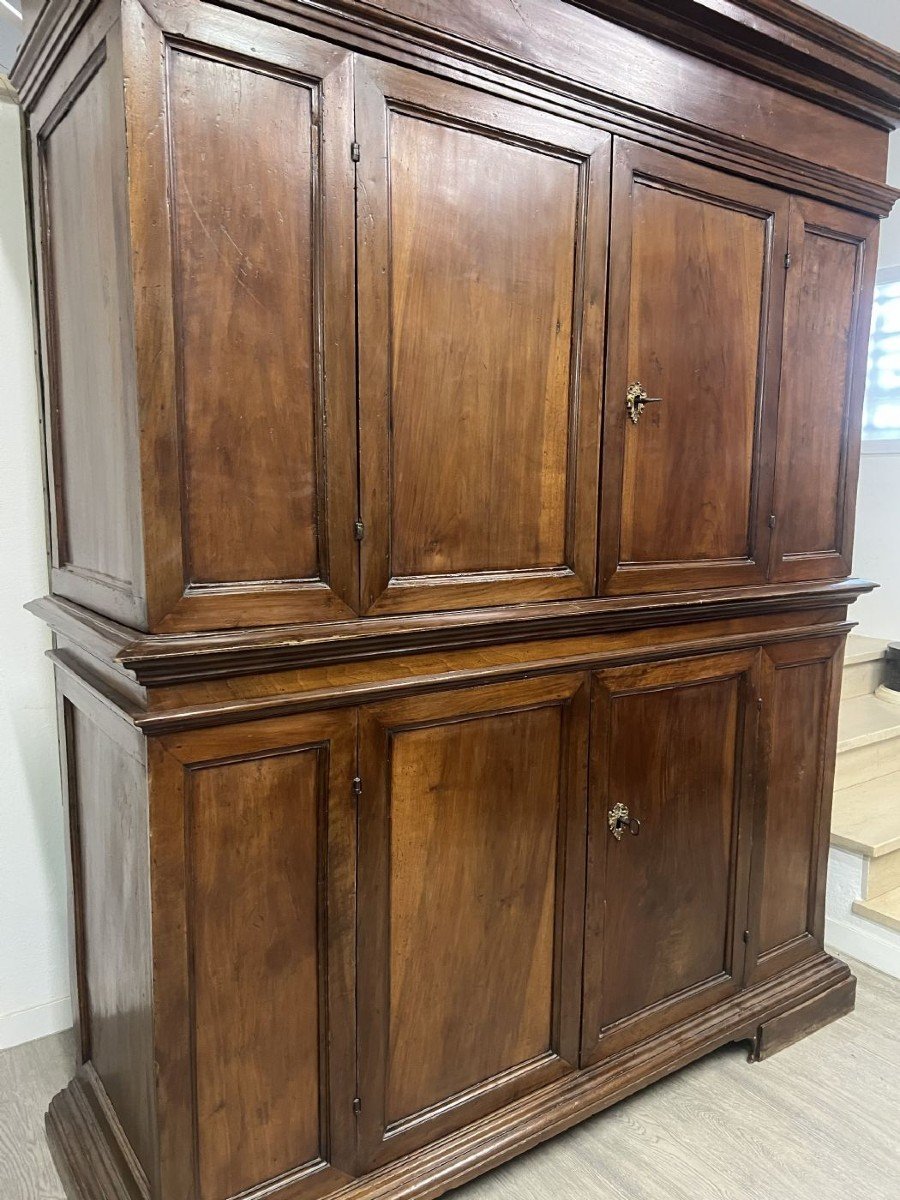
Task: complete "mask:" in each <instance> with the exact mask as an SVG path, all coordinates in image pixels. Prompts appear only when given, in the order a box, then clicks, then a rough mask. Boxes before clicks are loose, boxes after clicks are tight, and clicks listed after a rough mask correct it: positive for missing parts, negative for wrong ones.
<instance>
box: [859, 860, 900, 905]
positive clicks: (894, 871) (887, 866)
mask: <svg viewBox="0 0 900 1200" xmlns="http://www.w3.org/2000/svg"><path fill="white" fill-rule="evenodd" d="M894 888H900V850H894V851H892V852H891V853H890V854H882V855H881V857H880V858H868V859H866V869H865V871H864V872H863V886H862V898H863V900H873V899H875V897H877V896H883V895H884V893H885V892H892V891H893V890H894Z"/></svg>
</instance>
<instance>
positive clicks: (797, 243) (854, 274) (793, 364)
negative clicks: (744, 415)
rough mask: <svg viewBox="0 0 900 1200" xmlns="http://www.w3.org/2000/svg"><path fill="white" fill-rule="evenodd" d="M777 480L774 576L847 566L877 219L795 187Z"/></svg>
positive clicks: (822, 574) (835, 571) (833, 573)
mask: <svg viewBox="0 0 900 1200" xmlns="http://www.w3.org/2000/svg"><path fill="white" fill-rule="evenodd" d="M788 249H789V253H790V263H791V265H790V270H789V271H788V282H787V295H786V298H785V307H786V310H787V312H788V313H789V314H790V321H789V322H786V323H785V342H784V350H783V356H782V367H781V399H780V403H779V430H778V468H777V476H776V481H775V506H774V507H775V516H776V521H777V524H776V527H775V535H774V538H773V547H772V550H773V556H774V563H773V570H772V572H771V573H772V577H773V578H775V579H806V578H811V577H816V578H819V579H824V578H828V577H834V578H841V577H843V576H845V575H848V574H849V573H850V560H851V553H852V546H853V517H854V514H855V511H856V481H857V465H858V462H859V430H860V425H861V421H862V405H863V396H864V393H865V387H866V359H867V349H868V334H869V324H870V321H871V314H872V288H873V285H874V279H875V265H876V260H877V250H878V227H877V225H876V224H875V222H874V221H871V220H869V219H867V218H864V217H859V216H858V215H856V214H852V213H845V212H841V211H839V210H837V209H833V208H829V207H827V206H826V205H823V204H815V203H812V202H811V201H809V200H800V199H797V198H796V197H795V198H793V199H792V200H791V227H790V242H789V247H788Z"/></svg>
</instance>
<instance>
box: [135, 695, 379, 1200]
mask: <svg viewBox="0 0 900 1200" xmlns="http://www.w3.org/2000/svg"><path fill="white" fill-rule="evenodd" d="M150 763H151V773H150V779H151V852H152V856H153V869H152V878H153V912H154V916H153V939H154V951H155V952H156V953H155V975H154V1003H155V1013H156V1020H157V1026H158V1028H157V1040H156V1046H157V1055H158V1060H159V1061H158V1064H157V1069H158V1075H159V1091H160V1095H161V1101H160V1104H159V1122H160V1139H161V1144H162V1150H161V1165H162V1169H163V1180H164V1185H165V1186H164V1187H163V1189H162V1190H163V1192H164V1194H165V1195H166V1196H185V1197H186V1196H190V1197H196V1200H227V1197H230V1196H234V1195H236V1194H237V1193H244V1191H245V1190H254V1192H255V1190H256V1189H257V1188H260V1190H261V1191H264V1190H265V1188H264V1187H263V1186H262V1185H264V1184H266V1183H267V1182H268V1181H270V1180H272V1179H275V1178H276V1177H277V1178H281V1177H283V1176H289V1177H291V1178H292V1179H293V1181H294V1185H293V1186H292V1187H291V1189H290V1194H291V1196H292V1197H293V1196H296V1197H297V1198H298V1200H307V1198H312V1197H318V1196H322V1195H324V1194H326V1193H328V1192H331V1191H333V1190H334V1189H335V1188H337V1187H338V1186H340V1184H341V1183H343V1182H345V1181H346V1180H347V1179H348V1178H349V1172H350V1171H352V1168H353V1162H354V1154H355V1145H354V1141H355V1131H354V1128H353V1124H354V1117H353V1097H354V1095H355V1087H354V1083H355V1066H356V1064H355V1037H354V976H353V957H354V924H355V875H356V855H355V842H356V812H355V805H354V802H353V787H352V782H353V778H354V775H355V765H356V715H355V713H354V712H350V711H341V712H336V713H323V714H310V715H304V716H299V717H285V718H278V719H275V720H266V721H258V722H252V723H249V724H245V725H236V726H227V727H223V728H219V729H210V730H202V731H198V732H191V733H185V734H177V735H172V736H167V737H164V738H162V739H160V740H159V741H154V742H151V760H150ZM195 1181H196V1183H195Z"/></svg>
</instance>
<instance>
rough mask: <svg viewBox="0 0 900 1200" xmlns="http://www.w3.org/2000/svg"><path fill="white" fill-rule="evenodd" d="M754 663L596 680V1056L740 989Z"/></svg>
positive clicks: (591, 982) (592, 927)
mask: <svg viewBox="0 0 900 1200" xmlns="http://www.w3.org/2000/svg"><path fill="white" fill-rule="evenodd" d="M756 658H757V655H756V652H753V651H746V650H745V651H736V652H734V653H731V654H722V655H713V656H710V657H705V656H704V657H701V658H697V659H693V658H688V659H685V660H683V661H676V662H667V663H662V664H654V665H651V666H639V667H612V668H609V669H608V670H605V671H600V672H598V673H597V674H596V675H595V676H594V679H593V713H592V718H591V815H590V829H591V835H590V852H589V858H588V921H587V935H586V941H585V1003H584V1050H583V1054H584V1059H585V1061H586V1062H595V1061H597V1060H598V1059H600V1058H604V1057H606V1056H608V1055H611V1054H615V1053H616V1052H617V1051H620V1050H621V1049H622V1048H623V1047H626V1046H629V1045H633V1044H634V1043H635V1042H639V1041H641V1040H643V1039H645V1038H647V1037H649V1036H652V1035H653V1034H656V1033H659V1031H660V1030H661V1029H664V1028H665V1027H666V1026H668V1025H673V1024H675V1023H676V1022H678V1021H681V1020H684V1018H685V1017H688V1016H690V1015H691V1014H692V1013H695V1012H697V1011H698V1010H700V1009H703V1008H706V1007H710V1006H711V1005H713V1004H715V1003H716V1002H717V1001H720V1000H722V999H724V998H725V997H727V996H729V995H733V994H734V992H735V991H736V990H737V989H738V987H739V986H740V983H741V972H742V966H743V943H742V940H741V935H742V933H743V928H744V925H743V918H744V913H745V906H746V894H747V869H748V859H747V846H748V844H749V834H750V827H749V824H748V822H749V817H750V812H751V795H750V787H749V784H750V780H751V773H752V763H753V747H754V735H755V725H756V714H757V707H756V692H757V684H756V679H755V676H756V672H757V667H756Z"/></svg>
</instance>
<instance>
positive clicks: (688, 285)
mask: <svg viewBox="0 0 900 1200" xmlns="http://www.w3.org/2000/svg"><path fill="white" fill-rule="evenodd" d="M787 205H788V200H787V198H786V197H782V196H781V195H780V194H779V193H777V192H774V191H770V190H769V189H767V188H764V187H760V186H758V185H757V184H753V183H748V182H746V181H744V180H740V179H736V178H733V177H731V176H728V175H725V174H722V173H720V172H718V171H713V170H709V169H707V168H704V167H699V166H695V165H693V164H691V163H687V162H683V161H681V160H679V159H674V158H670V157H669V156H667V155H665V154H660V153H658V152H657V151H655V150H650V149H647V148H646V147H643V146H636V145H633V144H631V143H628V142H617V143H616V149H615V160H614V168H613V200H612V225H611V228H612V234H611V254H610V312H611V313H613V314H615V319H614V320H612V321H611V322H610V326H609V342H608V358H607V373H606V400H605V405H604V418H603V420H604V451H603V455H604V459H603V503H602V508H601V524H602V528H601V548H600V559H601V561H600V581H601V589H602V591H603V592H605V593H628V592H654V591H662V590H667V589H677V588H703V587H718V586H723V585H728V584H740V583H753V582H756V581H758V580H761V579H764V578H765V574H766V570H767V566H768V549H769V536H770V530H769V525H768V521H769V515H770V513H771V499H772V461H771V448H772V443H773V433H774V430H773V428H772V427H773V425H774V420H773V418H774V417H775V404H774V403H769V401H770V399H771V400H772V401H774V400H775V392H776V389H777V382H778V361H777V358H778V349H779V344H780V338H779V330H780V328H781V312H782V304H783V299H784V274H785V272H784V254H785V249H786V238H787ZM638 386H640V387H641V388H642V389H643V391H644V392H645V393H646V394H647V396H648V402H647V403H646V405H645V406H644V408H643V411H640V410H639V409H638V408H636V407H635V408H633V419H632V417H631V416H630V415H629V408H628V397H629V389H630V388H632V387H634V388H637V387H638Z"/></svg>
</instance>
